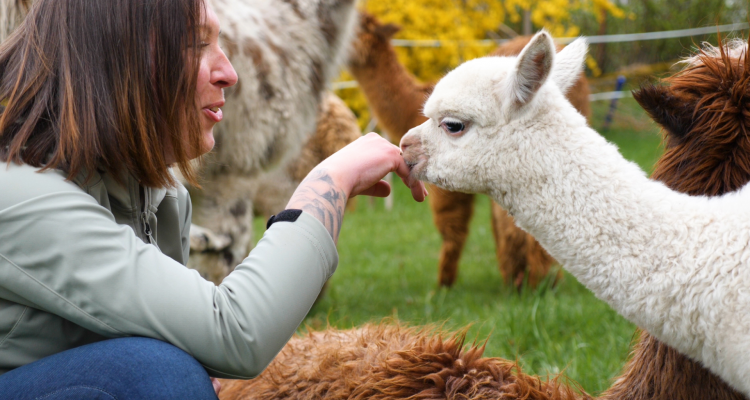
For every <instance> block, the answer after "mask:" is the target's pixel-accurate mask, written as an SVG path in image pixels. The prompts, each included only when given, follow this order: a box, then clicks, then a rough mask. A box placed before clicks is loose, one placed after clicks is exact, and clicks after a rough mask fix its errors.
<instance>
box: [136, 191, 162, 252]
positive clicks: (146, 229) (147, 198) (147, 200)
mask: <svg viewBox="0 0 750 400" xmlns="http://www.w3.org/2000/svg"><path fill="white" fill-rule="evenodd" d="M150 205H151V190H150V189H149V188H145V187H144V188H143V212H141V222H142V223H143V233H144V234H145V235H146V240H147V241H148V243H149V244H153V245H154V246H156V248H157V249H159V245H158V244H156V240H154V236H153V231H152V230H151V224H149V222H148V216H149V206H150ZM159 251H161V249H159Z"/></svg>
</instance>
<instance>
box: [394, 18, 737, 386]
mask: <svg viewBox="0 0 750 400" xmlns="http://www.w3.org/2000/svg"><path fill="white" fill-rule="evenodd" d="M585 53H586V45H585V42H584V41H583V40H580V39H579V40H578V41H576V42H574V43H572V44H570V45H568V46H567V47H566V48H565V49H564V50H563V51H562V52H560V53H559V55H558V56H557V57H556V56H555V51H554V44H553V42H552V39H551V37H550V36H549V34H548V33H546V32H544V31H542V32H540V33H539V34H537V35H536V36H535V37H534V39H533V40H532V41H531V42H530V43H529V45H528V46H526V48H524V50H523V51H522V53H521V54H520V55H519V57H517V58H515V57H498V58H494V57H491V58H483V59H477V60H472V61H469V62H467V63H465V64H463V65H461V66H459V67H458V68H456V69H455V70H454V71H452V72H450V73H449V74H448V75H447V76H446V77H445V78H443V79H442V80H441V81H440V82H439V83H438V84H437V85H436V87H435V90H434V92H433V93H432V95H431V96H430V98H429V99H428V101H427V103H426V104H425V114H426V115H427V116H428V117H429V118H430V119H429V120H428V121H426V122H425V123H423V124H422V125H420V126H419V127H416V128H414V129H412V130H411V131H410V132H409V133H408V134H407V135H406V136H404V138H403V139H402V142H401V145H402V149H403V151H404V158H405V159H406V161H407V163H408V164H409V165H410V166H411V169H412V175H413V176H414V177H416V178H418V179H422V180H425V181H428V182H431V183H434V184H437V185H440V186H442V187H445V188H447V189H449V190H458V191H465V192H477V193H486V194H488V195H490V196H491V197H492V198H493V199H495V201H497V202H498V204H500V205H501V206H502V207H503V208H505V209H506V210H508V212H509V213H511V214H512V215H513V216H514V217H515V219H516V222H517V223H518V224H519V225H520V226H521V227H522V228H524V229H525V230H526V231H528V232H529V233H531V234H532V235H534V237H536V238H537V240H538V241H539V242H540V243H541V244H542V246H544V247H545V248H546V249H547V250H548V251H549V253H550V254H551V255H552V256H553V257H555V258H556V259H557V260H558V261H560V262H561V264H562V265H563V266H564V267H565V268H566V269H567V270H569V271H570V272H571V273H572V274H573V275H575V276H576V278H578V279H579V280H580V281H581V282H582V283H583V284H585V285H586V286H587V287H588V288H589V289H591V290H592V291H593V292H594V294H595V295H596V296H597V297H599V298H601V299H603V300H604V301H606V302H608V303H609V304H610V305H611V306H612V307H613V308H614V309H615V310H617V311H618V312H619V313H620V314H622V315H623V316H624V317H625V318H627V319H629V320H630V321H632V322H634V323H635V324H637V325H638V326H639V327H641V328H643V329H645V330H647V331H648V332H649V333H650V334H652V335H653V336H654V337H656V338H658V339H659V340H661V341H663V342H664V343H666V344H667V345H669V346H672V347H674V348H675V349H676V350H677V351H679V352H681V353H683V354H685V355H687V356H688V357H690V358H692V359H694V360H697V361H699V362H701V363H702V364H703V365H705V366H706V367H707V368H708V369H709V370H710V371H712V372H713V373H715V374H717V375H718V376H719V377H721V378H722V379H724V380H725V381H726V382H727V383H729V384H730V385H731V386H732V387H733V388H735V389H737V390H738V391H740V392H741V393H744V394H745V395H749V394H750V333H748V332H750V314H748V313H747V310H748V307H750V296H748V295H747V293H746V292H748V288H749V287H750V269H748V267H749V266H750V261H748V260H749V259H750V248H749V246H748V243H749V242H750V209H748V206H747V204H748V202H749V201H750V189H747V188H743V189H742V190H740V191H739V192H737V193H731V194H728V195H725V196H721V197H717V198H705V197H690V196H688V195H685V194H680V193H676V192H674V191H672V190H670V189H669V188H667V187H666V186H665V185H664V184H662V183H659V182H655V181H652V180H649V179H648V178H647V177H646V175H645V174H644V172H643V171H642V170H641V169H640V168H639V167H638V166H637V165H635V164H633V163H631V162H629V161H626V160H625V159H624V158H622V156H621V155H620V153H619V152H618V151H617V149H616V147H615V146H613V145H611V144H609V143H607V142H606V140H604V139H603V138H602V137H601V136H600V135H599V134H598V133H596V132H595V131H593V130H592V129H590V128H589V127H588V126H587V125H586V121H585V119H584V118H583V117H582V116H581V115H580V114H578V113H577V112H575V110H574V109H573V107H572V106H571V105H570V104H569V103H568V101H567V100H566V99H565V98H564V96H563V94H562V93H563V92H564V91H565V90H566V89H567V88H568V87H569V86H570V85H571V84H572V83H573V82H574V80H575V78H576V77H577V76H578V74H579V73H580V71H581V68H582V66H583V60H584V57H585Z"/></svg>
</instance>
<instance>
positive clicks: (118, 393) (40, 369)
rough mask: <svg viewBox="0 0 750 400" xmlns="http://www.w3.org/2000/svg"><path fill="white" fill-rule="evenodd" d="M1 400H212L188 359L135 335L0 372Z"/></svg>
mask: <svg viewBox="0 0 750 400" xmlns="http://www.w3.org/2000/svg"><path fill="white" fill-rule="evenodd" d="M0 398H2V399H3V400H5V399H7V400H27V399H28V400H32V399H33V400H42V399H44V400H84V399H95V400H100V399H101V400H112V399H117V400H130V399H145V400H162V399H164V400H166V399H178V400H186V399H196V400H203V399H211V400H216V394H215V393H214V389H213V386H212V385H211V379H210V378H209V376H208V373H206V370H205V369H203V367H202V366H201V365H200V364H199V363H198V361H196V360H195V359H194V358H193V357H191V356H190V355H188V354H187V353H185V352H184V351H182V350H180V349H178V348H177V347H175V346H172V345H171V344H169V343H166V342H162V341H160V340H156V339H147V338H141V337H131V338H120V339H111V340H105V341H102V342H97V343H92V344H89V345H86V346H81V347H77V348H75V349H71V350H67V351H63V352H61V353H58V354H54V355H52V356H49V357H46V358H43V359H41V360H39V361H36V362H33V363H31V364H28V365H24V366H23V367H20V368H16V369H14V370H12V371H10V372H7V373H5V374H4V375H0Z"/></svg>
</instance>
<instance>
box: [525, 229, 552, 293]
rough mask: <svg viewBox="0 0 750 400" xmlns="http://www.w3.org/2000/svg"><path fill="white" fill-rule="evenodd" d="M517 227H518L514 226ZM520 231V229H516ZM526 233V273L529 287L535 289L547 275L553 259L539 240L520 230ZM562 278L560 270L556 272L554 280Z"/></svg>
mask: <svg viewBox="0 0 750 400" xmlns="http://www.w3.org/2000/svg"><path fill="white" fill-rule="evenodd" d="M516 229H518V228H516ZM518 230H519V231H520V229H518ZM522 233H524V235H526V266H527V270H526V272H527V275H528V281H529V287H530V288H532V289H536V287H537V286H539V283H540V282H541V281H542V280H543V279H544V278H546V277H547V275H549V270H550V268H551V267H552V264H554V263H555V259H554V258H552V256H550V255H549V253H547V251H546V250H544V248H543V247H542V245H541V244H539V242H537V241H536V239H534V237H533V236H531V235H529V234H528V233H525V232H522ZM560 278H562V271H558V272H557V276H556V277H555V282H557V281H558V280H560Z"/></svg>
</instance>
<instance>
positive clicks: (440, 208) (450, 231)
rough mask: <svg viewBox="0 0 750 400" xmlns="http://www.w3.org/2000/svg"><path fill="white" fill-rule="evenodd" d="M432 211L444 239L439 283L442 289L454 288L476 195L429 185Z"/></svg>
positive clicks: (441, 249)
mask: <svg viewBox="0 0 750 400" xmlns="http://www.w3.org/2000/svg"><path fill="white" fill-rule="evenodd" d="M428 191H429V192H430V195H429V196H428V199H429V201H430V208H432V217H433V220H434V222H435V226H436V227H437V228H438V231H439V232H440V236H442V237H443V244H442V247H441V248H440V261H439V262H438V268H439V269H438V271H439V275H438V282H439V283H440V285H441V286H448V287H450V286H452V285H453V284H454V283H455V282H456V278H457V277H458V260H459V259H460V258H461V252H462V251H463V248H464V244H465V243H466V236H467V235H468V234H469V221H470V220H471V215H472V214H473V212H474V195H473V194H466V193H456V192H449V191H447V190H443V189H440V188H438V187H436V186H430V187H429V189H428Z"/></svg>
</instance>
